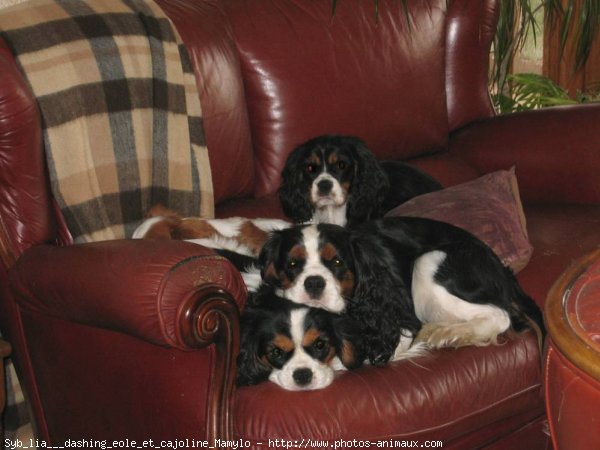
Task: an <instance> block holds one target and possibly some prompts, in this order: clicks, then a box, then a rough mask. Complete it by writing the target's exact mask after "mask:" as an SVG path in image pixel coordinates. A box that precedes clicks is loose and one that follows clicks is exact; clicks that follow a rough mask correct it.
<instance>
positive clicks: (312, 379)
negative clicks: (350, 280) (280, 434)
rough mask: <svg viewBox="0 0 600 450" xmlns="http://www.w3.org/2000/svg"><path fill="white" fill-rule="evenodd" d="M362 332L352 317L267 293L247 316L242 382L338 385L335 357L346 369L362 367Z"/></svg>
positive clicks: (240, 367) (256, 296) (295, 387)
mask: <svg viewBox="0 0 600 450" xmlns="http://www.w3.org/2000/svg"><path fill="white" fill-rule="evenodd" d="M358 330H359V329H358V327H357V326H356V324H355V323H354V322H353V321H352V320H351V319H350V318H348V317H344V316H338V315H335V314H331V313H329V312H327V311H325V310H323V309H315V308H308V307H304V306H301V305H297V304H295V303H292V302H289V301H287V300H285V299H282V298H279V297H277V296H276V295H275V294H274V292H273V291H272V290H271V289H268V288H267V289H262V290H261V291H259V292H258V293H256V294H254V296H253V297H252V299H251V300H250V304H249V305H247V309H246V310H245V311H244V314H243V315H242V336H241V350H240V355H239V357H238V377H237V383H238V385H248V384H256V383H259V382H261V381H265V380H267V379H269V380H271V381H272V382H274V383H276V384H278V385H279V386H281V387H283V388H284V389H288V390H312V389H321V388H324V387H326V386H328V385H329V384H331V382H332V381H333V377H334V370H333V367H332V363H333V362H334V361H333V360H334V358H336V357H338V358H339V360H340V361H341V363H342V364H343V366H344V367H346V368H355V367H358V366H360V365H361V364H362V361H363V359H364V356H362V355H361V354H360V351H361V348H362V345H361V344H360V342H361V335H360V333H359V331H358Z"/></svg>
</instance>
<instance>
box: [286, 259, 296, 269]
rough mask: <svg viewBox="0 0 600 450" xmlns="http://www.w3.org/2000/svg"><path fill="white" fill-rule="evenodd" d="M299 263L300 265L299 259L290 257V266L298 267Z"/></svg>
mask: <svg viewBox="0 0 600 450" xmlns="http://www.w3.org/2000/svg"><path fill="white" fill-rule="evenodd" d="M297 265H298V261H296V260H295V259H290V260H289V261H288V266H289V267H292V268H293V267H296V266H297Z"/></svg>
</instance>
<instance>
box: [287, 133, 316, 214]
mask: <svg viewBox="0 0 600 450" xmlns="http://www.w3.org/2000/svg"><path fill="white" fill-rule="evenodd" d="M306 150H307V145H305V144H303V145H300V146H299V147H296V148H295V149H294V150H292V152H291V153H290V155H289V156H288V158H287V161H286V163H285V166H284V167H283V171H282V172H281V185H280V186H279V201H280V202H281V207H282V209H283V212H284V214H285V215H286V216H287V217H289V218H290V219H291V220H292V221H294V222H295V223H304V222H308V221H309V220H310V219H311V218H312V215H313V208H312V206H311V204H310V201H309V189H310V187H309V185H308V184H307V183H304V182H303V181H304V168H303V167H302V160H303V159H304V157H305V153H306Z"/></svg>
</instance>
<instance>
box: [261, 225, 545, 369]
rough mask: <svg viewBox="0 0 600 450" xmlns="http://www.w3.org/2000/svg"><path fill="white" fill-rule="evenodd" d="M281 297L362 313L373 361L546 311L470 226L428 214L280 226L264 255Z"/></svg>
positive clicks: (531, 320) (535, 320) (483, 335)
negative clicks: (344, 225) (415, 344)
mask: <svg viewBox="0 0 600 450" xmlns="http://www.w3.org/2000/svg"><path fill="white" fill-rule="evenodd" d="M259 266H260V269H261V274H262V278H263V280H264V283H266V284H267V285H269V286H271V287H272V288H273V289H274V290H275V292H276V294H277V295H278V296H281V297H283V298H286V299H288V300H290V301H292V302H295V303H297V304H300V305H306V306H310V307H312V308H323V309H325V310H327V311H330V312H333V313H336V314H341V315H347V316H348V317H350V318H351V319H353V320H355V321H356V322H357V323H358V324H359V326H360V329H361V333H362V335H363V339H364V340H363V352H364V354H365V355H366V358H367V359H368V360H369V361H370V362H371V363H372V364H383V363H385V362H387V361H388V360H390V359H398V358H402V357H406V352H407V351H408V352H410V351H411V350H410V347H411V345H413V340H415V338H416V342H420V343H424V344H425V345H426V347H428V348H440V347H447V346H451V347H460V346H466V345H478V346H483V345H488V344H490V343H495V342H496V338H497V337H498V335H499V334H501V333H503V332H505V331H507V330H508V329H509V328H512V329H514V330H516V331H520V330H522V329H524V328H525V327H526V326H528V325H533V326H534V327H539V329H540V330H543V321H542V315H541V312H540V310H539V308H538V307H537V305H536V304H535V303H534V301H533V300H532V299H531V298H530V297H528V296H527V295H526V294H525V293H524V292H523V290H522V289H521V287H520V286H519V284H518V283H517V281H516V278H515V277H514V275H513V273H512V272H511V271H510V269H508V268H506V267H505V266H503V264H502V263H501V261H500V260H499V259H498V257H497V256H496V255H495V254H494V252H493V251H492V250H491V249H490V248H489V247H488V246H487V245H485V244H484V243H483V242H481V241H480V240H479V239H477V238H476V237H475V236H473V235H472V234H470V233H469V232H467V231H465V230H462V229H460V228H457V227H454V226H452V225H449V224H446V223H442V222H437V221H434V220H430V219H420V218H400V217H395V218H386V219H380V220H377V221H372V222H368V223H365V224H363V225H361V226H358V227H356V228H354V229H352V230H349V229H345V228H342V227H339V226H336V225H330V224H319V225H309V226H295V227H293V228H289V229H284V230H280V231H275V232H273V233H272V235H271V238H270V239H269V240H268V242H267V243H266V244H265V246H264V247H263V250H262V252H261V254H260V258H259Z"/></svg>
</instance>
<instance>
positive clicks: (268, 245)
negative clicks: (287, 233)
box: [258, 231, 282, 285]
mask: <svg viewBox="0 0 600 450" xmlns="http://www.w3.org/2000/svg"><path fill="white" fill-rule="evenodd" d="M281 239H282V238H281V233H280V232H278V231H273V232H272V233H271V234H270V236H269V238H268V239H267V242H265V245H263V247H262V249H261V251H260V254H259V255H258V267H259V268H260V276H261V278H262V279H263V280H264V281H266V282H267V283H270V284H275V285H278V284H279V278H278V276H277V270H276V269H275V261H276V260H277V258H278V257H279V248H280V246H281Z"/></svg>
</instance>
